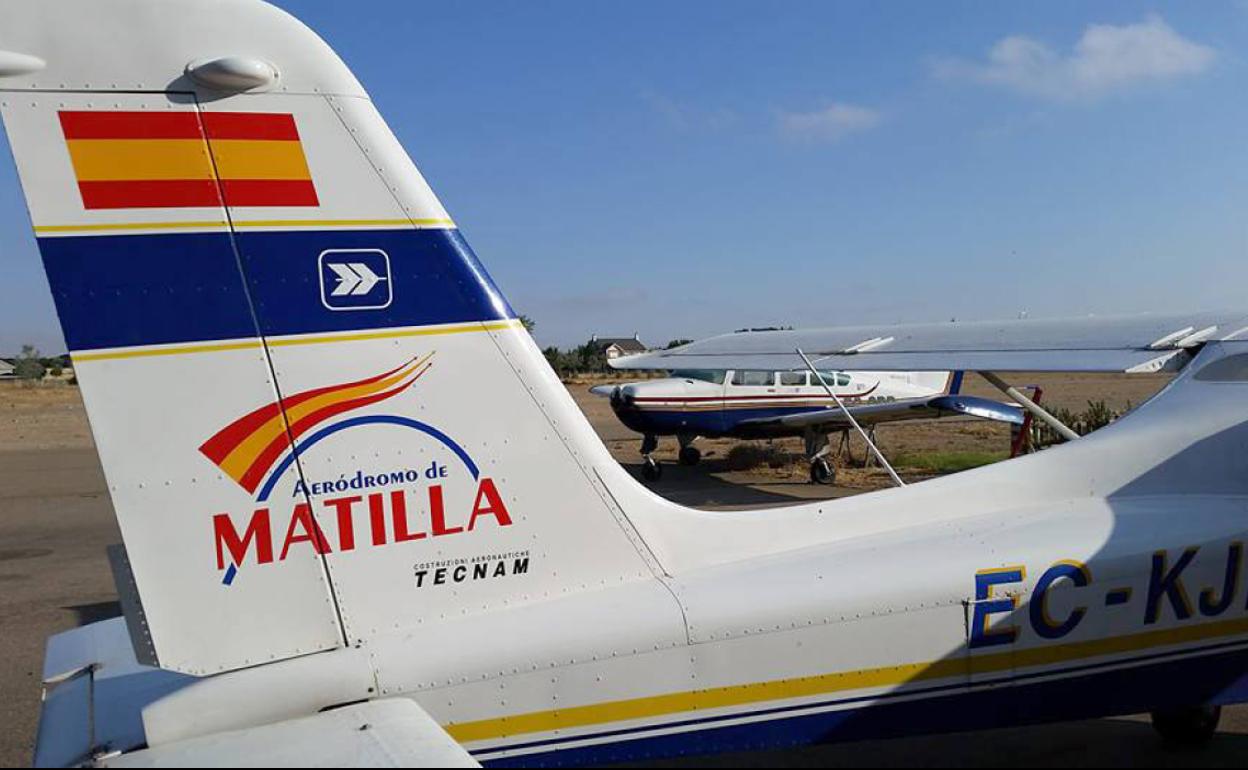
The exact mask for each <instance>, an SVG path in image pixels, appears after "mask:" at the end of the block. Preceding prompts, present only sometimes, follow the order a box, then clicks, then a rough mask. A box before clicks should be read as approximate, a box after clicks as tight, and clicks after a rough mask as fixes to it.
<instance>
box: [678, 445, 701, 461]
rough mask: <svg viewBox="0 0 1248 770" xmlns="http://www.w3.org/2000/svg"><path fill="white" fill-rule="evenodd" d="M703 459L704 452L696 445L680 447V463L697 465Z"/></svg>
mask: <svg viewBox="0 0 1248 770" xmlns="http://www.w3.org/2000/svg"><path fill="white" fill-rule="evenodd" d="M701 459H702V452H701V451H699V450H698V448H697V447H696V446H686V447H681V448H680V464H681V465H697V464H698V461H699V460H701Z"/></svg>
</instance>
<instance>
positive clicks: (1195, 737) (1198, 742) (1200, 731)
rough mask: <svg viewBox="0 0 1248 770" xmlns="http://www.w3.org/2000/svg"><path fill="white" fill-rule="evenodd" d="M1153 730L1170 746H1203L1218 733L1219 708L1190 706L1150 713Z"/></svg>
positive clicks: (1220, 708)
mask: <svg viewBox="0 0 1248 770" xmlns="http://www.w3.org/2000/svg"><path fill="white" fill-rule="evenodd" d="M1151 716H1152V718H1153V729H1154V730H1156V731H1157V734H1158V735H1160V736H1161V739H1162V740H1163V741H1165V742H1166V743H1168V744H1170V745H1171V746H1182V747H1195V746H1203V745H1205V744H1206V743H1208V742H1209V739H1210V738H1212V737H1213V736H1214V733H1216V732H1217V731H1218V720H1219V719H1220V718H1221V717H1222V707H1221V706H1191V707H1188V708H1177V709H1166V710H1164V711H1154V712H1153V713H1152V715H1151Z"/></svg>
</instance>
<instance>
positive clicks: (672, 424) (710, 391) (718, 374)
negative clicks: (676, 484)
mask: <svg viewBox="0 0 1248 770" xmlns="http://www.w3.org/2000/svg"><path fill="white" fill-rule="evenodd" d="M737 333H738V334H746V333H750V332H737ZM610 364H611V366H613V367H617V368H624V369H626V368H629V367H630V366H631V365H630V363H629V359H628V358H617V359H612V360H611V361H610ZM961 389H962V372H837V371H827V372H818V371H816V372H813V373H812V372H809V371H787V370H786V371H771V370H767V371H754V370H746V369H742V370H731V369H730V370H724V369H682V370H675V371H672V372H670V376H668V377H664V378H662V379H656V380H643V381H639V382H628V383H623V384H620V385H598V386H596V387H593V388H590V391H591V392H593V393H595V394H596V395H599V396H606V397H609V398H610V399H611V409H612V411H614V412H615V416H616V417H618V418H619V420H620V422H622V423H624V424H625V425H626V426H628V427H629V428H630V429H632V430H635V431H637V432H638V433H640V434H642V436H643V438H642V441H641V455H642V458H643V460H644V462H643V464H642V474H643V475H644V476H645V478H646V479H647V480H648V481H656V480H658V479H659V478H660V476H661V475H662V466H661V465H660V464H659V462H658V461H657V460H655V459H654V457H653V455H652V453H653V452H654V450H655V449H657V448H658V445H659V440H658V437H659V436H676V438H677V440H678V441H679V442H680V462H681V464H682V465H696V464H697V463H698V461H699V460H701V458H702V453H701V451H699V450H698V448H697V447H696V446H694V445H693V442H694V441H695V440H697V439H698V438H699V437H701V436H711V437H719V436H731V437H733V438H741V439H756V438H777V437H782V436H800V437H802V438H804V439H805V441H806V459H807V460H809V462H810V480H811V481H813V482H815V483H817V484H831V483H833V482H834V481H835V480H836V476H835V470H834V469H833V467H832V464H831V463H829V462H828V459H827V458H828V455H829V454H830V453H831V446H830V444H829V442H828V435H829V434H830V433H834V432H838V431H847V430H849V429H850V428H851V427H852V424H851V423H850V421H849V419H848V418H847V417H846V413H847V412H848V413H849V414H850V415H853V417H854V418H855V419H856V420H857V422H858V423H859V424H860V425H865V426H867V427H868V428H869V429H870V430H872V431H874V428H875V426H876V425H880V424H882V423H888V422H899V421H902V420H923V419H932V418H937V417H943V416H946V415H963V416H974V417H981V418H984V419H989V420H999V421H1002V422H1008V423H1012V424H1015V425H1021V424H1022V423H1023V414H1022V411H1021V410H1020V409H1019V408H1018V407H1016V406H1010V405H1006V404H1002V403H1000V402H997V401H993V400H991V399H987V398H978V397H976V396H966V395H962V393H961ZM838 401H839V402H840V403H839V404H838V403H837V402H838Z"/></svg>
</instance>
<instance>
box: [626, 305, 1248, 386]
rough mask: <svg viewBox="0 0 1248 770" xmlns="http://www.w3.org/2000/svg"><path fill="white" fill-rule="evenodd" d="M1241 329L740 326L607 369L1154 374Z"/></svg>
mask: <svg viewBox="0 0 1248 770" xmlns="http://www.w3.org/2000/svg"><path fill="white" fill-rule="evenodd" d="M1246 333H1248V314H1246V313H1243V312H1238V313H1236V312H1226V313H1195V314H1185V315H1160V314H1144V315H1133V316H1116V317H1095V316H1092V317H1084V318H1055V319H1044V320H1041V319H1034V320H1033V319H1018V320H1012V321H973V322H949V323H938V324H905V325H899V326H848V327H835V328H825V329H779V330H772V331H746V332H737V333H734V334H724V335H720V336H718V337H711V338H708V339H705V340H700V341H698V342H693V343H690V344H688V345H683V346H681V347H678V348H673V349H671V350H661V351H656V352H653V353H643V354H641V355H636V356H627V357H621V358H615V359H612V360H611V361H610V362H609V363H610V364H611V366H612V367H613V368H616V369H668V370H671V369H752V370H777V371H778V370H799V369H804V368H805V366H806V365H805V363H804V362H803V361H802V359H801V356H799V355H798V354H797V351H798V350H799V349H800V350H802V351H803V352H804V353H806V355H807V356H809V357H810V359H811V360H812V361H813V362H814V364H815V365H816V366H818V367H820V368H823V369H842V370H846V371H942V370H949V369H963V370H969V371H997V372H1020V371H1027V372H1044V371H1049V372H1157V371H1175V370H1178V369H1181V368H1182V367H1183V366H1185V365H1186V364H1187V362H1188V361H1189V360H1191V353H1192V352H1195V350H1196V349H1197V348H1198V347H1199V346H1200V345H1201V344H1203V343H1205V342H1209V341H1213V340H1229V339H1238V338H1240V337H1242V336H1243V335H1244V334H1246Z"/></svg>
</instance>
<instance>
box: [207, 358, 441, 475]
mask: <svg viewBox="0 0 1248 770" xmlns="http://www.w3.org/2000/svg"><path fill="white" fill-rule="evenodd" d="M432 355H433V354H429V355H426V356H423V357H421V358H414V359H412V360H411V361H408V362H407V363H405V364H403V365H402V366H400V367H397V368H395V369H391V370H390V371H388V372H384V373H382V374H379V375H377V376H376V377H369V378H368V379H365V380H357V381H355V382H348V383H344V384H342V385H330V386H327V387H323V388H316V389H314V390H307V391H304V392H302V393H296V394H294V395H292V396H287V397H286V398H284V399H282V400H281V401H279V402H276V403H272V404H269V405H267V406H263V407H260V408H259V409H257V410H255V411H254V412H251V413H250V414H247V415H244V416H242V417H240V418H238V419H237V420H235V421H234V422H232V423H230V424H229V425H227V426H226V427H224V428H222V429H221V430H220V431H219V432H218V433H217V434H216V435H215V436H213V437H212V438H210V439H208V440H207V441H205V442H204V444H203V446H201V447H200V448H199V451H200V452H202V453H203V455H204V456H205V457H207V458H208V459H209V460H212V462H213V463H215V464H216V465H217V467H219V468H220V469H221V470H222V471H224V472H225V474H226V475H227V476H229V477H230V478H232V479H234V480H235V481H237V482H238V483H239V485H240V486H241V487H242V488H243V489H246V490H247V491H248V492H252V493H254V492H255V491H256V489H258V488H259V487H260V482H262V481H264V478H265V476H266V475H268V473H269V471H270V470H271V469H272V468H273V466H274V465H276V464H277V462H278V460H280V459H281V458H282V457H283V456H284V455H285V454H286V453H287V451H288V449H289V448H290V442H291V440H296V441H297V440H298V439H299V437H300V436H302V435H304V434H305V433H307V432H308V431H309V430H311V429H312V428H315V427H316V426H318V425H321V424H323V423H324V422H326V421H327V420H329V419H331V418H333V417H337V416H338V415H340V414H343V413H345V412H349V411H352V410H355V409H360V408H361V407H365V406H368V405H369V404H375V403H377V402H379V401H384V400H386V399H388V398H392V397H394V396H397V395H399V394H400V393H402V392H403V391H405V390H407V389H408V388H410V387H411V386H412V385H413V384H414V383H415V382H416V380H418V379H420V377H421V375H423V374H424V373H425V372H427V371H429V366H430V363H429V359H430V358H431V357H432ZM283 411H284V412H285V413H286V414H285V419H283V416H282V412H283Z"/></svg>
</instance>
